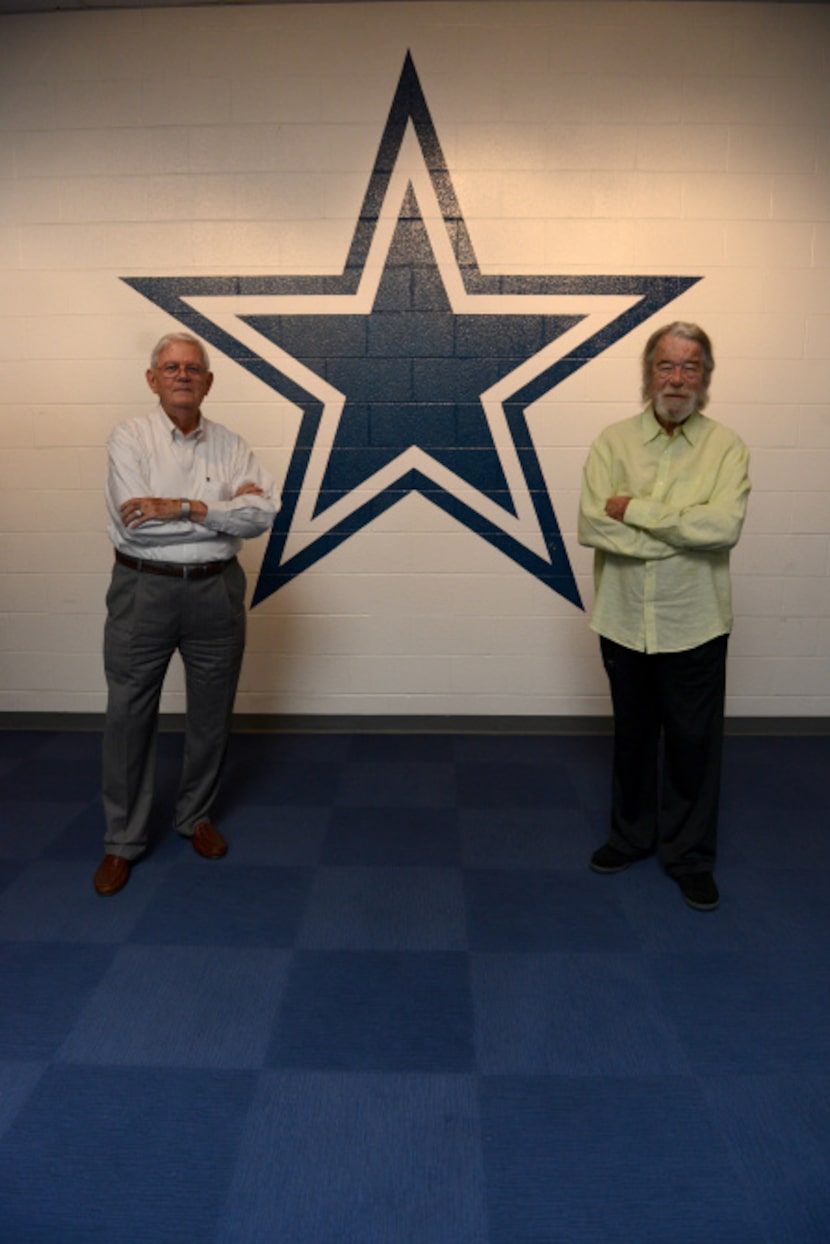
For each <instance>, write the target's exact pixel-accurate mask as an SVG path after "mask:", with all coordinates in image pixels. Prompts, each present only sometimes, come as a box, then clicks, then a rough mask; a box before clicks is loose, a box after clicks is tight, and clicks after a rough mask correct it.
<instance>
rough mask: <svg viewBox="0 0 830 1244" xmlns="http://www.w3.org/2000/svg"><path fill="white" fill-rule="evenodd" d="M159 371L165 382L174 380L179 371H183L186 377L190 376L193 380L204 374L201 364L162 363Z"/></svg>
mask: <svg viewBox="0 0 830 1244" xmlns="http://www.w3.org/2000/svg"><path fill="white" fill-rule="evenodd" d="M159 371H160V372H161V374H162V375H163V376H164V377H165V378H166V379H167V380H173V379H175V377H176V376H178V374H179V372H180V371H183V372H184V374H185V375H186V376H190V377H191V378H193V379H196V378H198V377H199V376H204V374H205V369H204V367H202V365H201V363H162V365H161V367H160V368H159Z"/></svg>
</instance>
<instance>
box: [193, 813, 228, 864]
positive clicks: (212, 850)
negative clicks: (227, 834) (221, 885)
mask: <svg viewBox="0 0 830 1244" xmlns="http://www.w3.org/2000/svg"><path fill="white" fill-rule="evenodd" d="M190 841H191V842H192V843H193V850H194V851H196V852H197V853H198V854H199V855H202V856H204V858H205V859H206V860H221V858H222V856H223V855H227V852H228V844H227V843H226V842H225V839H224V838H223V837H222V835H221V834H220V833H219V830H218V829H217V828H216V826H215V825H211V823H210V821H200V822H199V824H198V825H194V826H193V836H192V838H191V839H190Z"/></svg>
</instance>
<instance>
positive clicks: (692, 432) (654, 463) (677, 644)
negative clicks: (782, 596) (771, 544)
mask: <svg viewBox="0 0 830 1244" xmlns="http://www.w3.org/2000/svg"><path fill="white" fill-rule="evenodd" d="M748 469H749V452H748V450H747V448H746V446H745V445H744V443H743V441H742V440H741V439H740V437H739V436H737V435H736V434H735V433H734V432H731V431H730V430H729V429H728V428H725V427H724V426H723V425H722V424H719V423H715V422H713V421H712V420H711V419H707V418H706V416H705V415H701V414H700V413H699V412H697V411H696V412H695V413H694V414H692V415H690V416H689V418H688V419H687V420H686V421H685V423H682V424H681V425H680V426H679V427H678V428H677V429H676V430H675V432H674V435H672V436H669V435H668V433H667V432H666V431H665V429H664V428H662V427H661V426H660V424H659V423H658V421H657V419H656V418H655V416H654V411H653V409H652V407H651V406H650V405H649V406H647V407H646V409H645V410H644V411H643V412H642V414H639V415H635V416H634V417H633V418H631V419H624V420H622V421H621V422H620V423H614V424H611V426H610V427H607V428H606V429H605V430H604V431H603V432H602V433H601V434H600V435H599V436H598V437H597V439H596V441H595V442H594V444H593V445H592V446H591V450H590V452H589V454H588V460H587V462H586V463H585V469H584V472H583V480H582V495H581V499H580V507H579V528H578V532H579V542H580V544H585V545H588V546H589V547H590V548H593V549H594V550H595V553H594V587H595V601H594V608H593V611H592V613H591V627H592V628H593V630H595V631H597V632H598V633H599V634H600V635H604V636H605V637H606V638H607V639H611V640H613V641H614V642H615V643H618V644H622V645H623V647H625V648H633V649H635V650H636V651H638V652H682V651H684V650H686V649H688V648H694V647H697V646H698V645H699V644H703V643H706V642H707V641H708V640H710V639H714V638H715V636H717V635H724V634H726V633H728V632H729V631H730V630H731V628H732V593H731V585H730V580H729V550H730V549H731V548H732V547H733V546H734V545H735V544H736V543H737V541H738V537H739V536H740V534H741V527H742V526H743V521H744V516H745V514H746V505H747V500H748V497H749V490H750V482H749V474H748ZM609 497H631V498H632V500H631V501H629V503H628V506H627V508H626V511H625V518H624V520H623V521H622V522H619V521H617V520H616V519H613V518H609V516H608V515H607V514H606V513H605V503H606V501H607V500H608V499H609Z"/></svg>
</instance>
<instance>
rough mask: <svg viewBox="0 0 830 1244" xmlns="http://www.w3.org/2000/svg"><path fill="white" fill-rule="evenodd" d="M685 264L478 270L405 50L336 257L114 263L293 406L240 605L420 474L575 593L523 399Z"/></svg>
mask: <svg viewBox="0 0 830 1244" xmlns="http://www.w3.org/2000/svg"><path fill="white" fill-rule="evenodd" d="M410 123H411V126H412V130H413V131H414V135H415V137H416V139H417V143H418V149H419V151H420V159H421V162H422V167H423V177H422V179H421V180H420V181H419V180H418V177H417V175H416V174H415V173H412V174H411V175H410V176H409V177H406V176H405V175H403V174H401V172H400V170H399V163H400V162H401V154H402V149H403V148H404V143H405V141H406V135H407V131H408V126H409V125H410ZM402 178H403V180H402ZM415 182H417V183H418V188H417V189H416V186H415V184H414V183H415ZM396 185H397V186H398V192H399V194H400V198H399V199H398V200H396V199H395V197H394V187H395V186H396ZM401 185H403V186H404V187H405V188H404V189H403V190H401V189H400V187H401ZM420 198H426V199H428V200H430V202H428V203H426V204H424V203H421V202H420V201H419V199H420ZM396 201H397V202H399V203H400V206H399V208H398V210H397V213H396V214H395V215H394V217H390V212H394V210H395V209H394V204H395V202H396ZM430 209H432V210H431V211H430ZM436 220H437V223H436ZM436 248H438V249H440V250H441V254H440V255H439V254H436ZM698 279H699V278H697V277H615V276H606V277H589V278H584V277H542V276H540V277H513V276H487V275H484V274H482V273H481V271H480V270H479V267H478V264H477V261H476V259H475V255H474V252H473V248H472V244H471V242H470V239H469V236H468V233H467V229H466V225H465V223H464V219H463V217H462V214H461V211H460V208H459V206H458V203H457V200H456V197H455V193H454V190H453V187H452V183H451V180H450V175H449V172H448V170H447V167H446V163H445V161H444V158H443V154H442V152H441V148H440V144H439V142H438V136H437V133H436V131H435V127H434V125H433V123H432V119H431V117H430V114H429V109H428V107H427V104H426V100H425V98H424V95H423V92H422V90H421V86H420V82H419V80H418V76H417V73H416V72H415V67H414V65H413V63H412V60H411V57H410V56H408V55H407V58H406V61H405V64H404V68H403V72H402V74H401V78H400V81H399V84H398V88H397V91H396V93H395V98H394V100H393V103H392V107H391V109H390V113H389V118H388V120H387V123H386V127H385V130H384V133H383V136H382V138H381V142H380V147H379V150H378V155H377V158H376V161H375V166H374V169H373V172H372V174H371V177H370V179H369V186H368V189H367V192H366V196H365V199H364V202H363V206H362V209H361V212H360V216H359V219H358V222H357V226H356V229H355V234H354V238H353V241H352V245H351V249H350V251H349V255H348V257H347V260H346V265H345V267H344V270H343V272H342V273H341V274H339V275H337V276H324V277H259V278H256V277H231V278H209V277H202V278H190V279H185V278H125V280H126V281H127V283H128V284H129V285H131V286H133V287H134V288H135V289H137V290H138V291H139V292H141V293H142V294H144V295H145V296H146V297H148V298H150V299H151V300H152V301H153V302H155V303H157V304H158V305H159V306H161V307H163V308H164V309H165V310H166V311H168V312H170V314H172V315H173V316H175V317H176V318H177V319H179V320H180V321H181V322H182V323H184V324H186V325H187V326H188V328H190V329H191V330H192V331H193V332H196V333H198V334H199V335H200V336H201V337H203V338H204V339H205V340H206V341H208V342H209V343H210V344H212V345H214V346H216V347H217V348H218V349H220V350H222V351H223V352H224V353H225V354H227V355H229V356H230V357H231V358H233V359H235V360H236V361H237V362H239V363H240V364H241V365H242V366H244V367H246V368H247V369H248V370H249V371H251V372H252V373H253V374H254V375H256V376H258V377H259V378H260V379H262V380H263V381H265V383H266V384H268V385H270V386H271V387H272V388H273V389H275V390H276V391H277V392H278V393H279V394H280V395H281V396H282V397H284V398H286V399H287V400H288V401H291V402H293V403H295V404H296V406H297V407H299V409H300V411H301V412H302V419H301V424H300V430H299V433H298V436H297V440H296V443H295V446H294V451H293V454H292V457H291V461H290V463H289V467H288V471H287V474H286V479H285V486H284V490H283V503H282V509H281V511H280V513H279V514H278V516H277V518H276V520H275V523H274V527H273V531H272V533H271V538H270V541H269V544H268V548H267V550H266V553H265V557H264V559H263V564H262V568H261V571H260V576H259V581H258V583H257V587H256V591H255V593H254V602H253V603H254V604H256V603H258V602H259V601H261V600H264V599H265V598H266V597H267V596H269V595H271V594H272V593H273V592H275V591H277V590H278V589H279V588H281V587H283V586H284V585H285V584H286V583H288V582H290V580H291V579H293V578H294V577H295V576H296V575H297V574H299V573H301V572H302V571H303V570H305V569H307V568H308V567H309V566H311V565H313V564H315V563H316V562H317V561H319V560H320V558H322V557H323V556H325V555H326V553H328V552H330V551H331V550H333V549H335V548H337V547H338V545H340V544H341V543H342V542H343V541H344V540H346V539H348V538H349V537H350V536H351V535H353V534H354V533H355V532H357V531H359V530H360V529H361V528H363V527H365V526H366V524H367V523H369V522H371V521H372V519H374V518H376V517H378V516H379V515H380V514H382V513H383V512H384V511H386V510H387V509H389V508H390V507H391V506H393V505H395V504H396V503H397V502H398V501H400V500H401V499H402V498H403V497H404V496H406V495H408V494H409V493H412V492H418V493H420V494H422V495H423V496H425V497H426V498H428V499H429V500H430V501H431V502H432V503H433V504H434V505H436V506H438V507H439V508H440V509H441V510H443V511H444V512H445V513H447V514H449V515H451V516H452V517H453V518H454V519H456V520H457V521H459V522H460V523H462V524H464V525H465V526H467V527H468V528H470V529H471V530H472V531H474V532H475V533H476V534H478V535H480V536H481V537H482V538H483V539H485V540H487V541H488V542H489V543H490V544H492V545H493V546H495V547H496V548H498V549H500V550H501V551H502V552H503V553H505V554H506V555H507V556H509V557H510V558H512V559H513V560H514V561H516V562H518V563H519V565H521V566H522V567H523V568H524V569H526V570H527V571H529V572H530V573H531V574H534V575H535V576H536V577H538V578H539V579H540V580H542V582H544V583H546V584H547V585H548V586H549V587H551V588H552V589H553V590H554V591H556V592H558V593H559V594H560V595H562V596H564V597H565V598H566V599H567V600H569V601H571V602H572V603H573V604H575V605H579V606H581V601H580V597H579V591H578V589H577V586H576V582H575V580H574V576H573V572H572V570H571V567H570V562H569V560H568V556H567V552H566V550H565V547H564V544H563V542H562V539H561V536H560V533H559V526H558V523H557V521H556V516H555V514H554V510H553V506H552V504H551V501H550V497H549V495H548V492H547V488H546V486H545V482H544V479H543V476H542V471H541V468H540V465H539V461H538V458H537V455H536V451H535V448H534V445H533V442H532V439H531V436H530V433H529V430H528V425H527V419H526V411H527V409H528V407H529V406H531V405H532V404H533V403H534V402H535V401H537V400H538V399H539V398H541V397H543V396H546V395H547V394H549V393H550V391H551V390H552V389H553V388H554V387H555V386H556V385H557V384H559V383H560V382H561V381H562V380H564V379H565V378H566V377H567V376H569V375H571V374H572V373H573V372H575V371H576V370H578V369H579V368H580V367H583V366H585V364H586V363H588V362H589V361H590V360H591V359H593V358H596V356H597V355H598V354H599V353H601V352H602V351H603V350H605V349H607V348H608V347H609V346H610V345H611V344H612V343H613V342H615V341H617V340H618V339H619V338H620V337H622V336H623V335H625V334H626V333H628V332H630V331H631V330H632V329H633V328H635V327H636V326H637V325H638V324H640V323H641V322H642V321H643V320H645V319H647V318H648V317H649V316H651V315H653V314H655V313H656V312H657V311H659V310H660V309H661V308H662V307H663V306H665V305H666V303H668V302H670V301H671V300H672V299H674V298H676V297H678V296H679V295H680V294H681V293H683V292H684V291H685V290H686V289H688V288H689V287H690V286H691V285H693V284H694V283H695V282H696V281H697V280H698ZM603 298H604V299H605V304H606V305H605V313H604V314H600V315H599V316H597V315H596V313H593V314H592V311H591V306H592V303H594V304H595V303H596V300H598V299H599V301H600V303H602V300H603ZM300 299H302V300H303V309H302V311H300V310H299V308H298V309H296V310H295V309H294V308H295V307H298V303H299V300H300ZM211 300H213V311H212V314H208V313H207V310H206V309H205V308H209V307H210V306H211ZM309 301H311V304H312V306H311V309H310V310H309V309H306V308H307V307H308V304H309ZM554 303H555V304H556V307H555V310H553V311H551V310H547V309H546V307H549V306H552V305H553V304H554ZM608 303H615V310H616V313H613V314H610V313H609V312H608V307H607V304H608ZM572 304H573V305H572ZM620 305H622V310H619V309H618V308H619V306H620ZM517 307H518V308H519V309H518V310H517ZM216 308H219V313H217V310H216ZM525 308H526V309H525ZM229 309H230V310H229ZM560 338H562V339H564V342H565V347H564V349H562V350H561V351H560V350H558V349H557V348H556V347H555V346H554V344H553V343H555V342H557V341H558V340H559V339H560ZM264 343H268V344H267V345H266V344H264ZM499 424H502V425H503V427H504V428H505V429H506V430H507V432H508V433H509V437H507V438H506V439H508V440H509V442H510V444H509V445H508V446H507V447H505V444H504V440H505V438H503V437H496V436H495V435H494V426H498V425H499ZM323 427H325V428H326V430H327V432H328V435H327V436H321V435H320V433H321V429H322V428H323ZM326 446H328V448H326ZM295 527H296V529H297V530H298V531H302V533H303V537H302V538H299V539H298V537H297V535H296V532H295V533H294V541H293V543H294V545H295V546H296V545H299V547H295V549H294V551H292V552H290V553H287V548H286V546H287V544H288V542H289V539H290V538H291V536H292V531H294V529H295Z"/></svg>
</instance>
